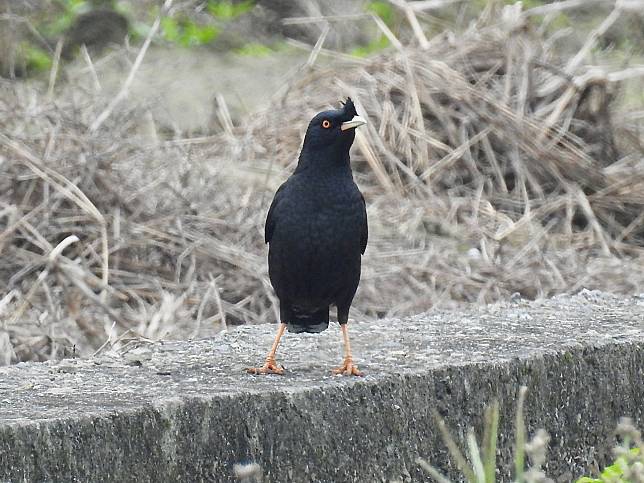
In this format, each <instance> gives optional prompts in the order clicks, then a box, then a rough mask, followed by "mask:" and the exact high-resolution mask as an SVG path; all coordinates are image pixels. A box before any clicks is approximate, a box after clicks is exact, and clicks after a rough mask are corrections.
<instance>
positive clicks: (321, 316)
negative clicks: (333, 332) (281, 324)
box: [287, 307, 329, 334]
mask: <svg viewBox="0 0 644 483" xmlns="http://www.w3.org/2000/svg"><path fill="white" fill-rule="evenodd" d="M287 326H288V331H289V332H293V333H295V334H298V333H300V332H309V333H312V334H316V333H318V332H322V331H324V330H326V328H327V327H328V326H329V309H328V307H327V308H325V309H322V310H318V311H317V312H313V313H298V312H293V314H292V316H291V320H289V321H288V322H287Z"/></svg>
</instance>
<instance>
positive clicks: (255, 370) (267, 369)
mask: <svg viewBox="0 0 644 483" xmlns="http://www.w3.org/2000/svg"><path fill="white" fill-rule="evenodd" d="M284 330H286V324H284V323H281V324H280V326H279V327H278V328H277V335H276V336H275V340H274V341H273V346H272V347H271V350H270V351H269V352H268V355H267V356H266V362H264V365H263V366H262V367H249V368H248V369H246V372H248V373H249V374H280V375H281V374H284V368H283V367H279V366H278V365H277V362H276V361H275V353H276V352H277V347H278V346H279V345H280V339H281V338H282V335H284Z"/></svg>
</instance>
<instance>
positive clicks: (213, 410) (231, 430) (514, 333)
mask: <svg viewBox="0 0 644 483" xmlns="http://www.w3.org/2000/svg"><path fill="white" fill-rule="evenodd" d="M643 321H644V299H643V298H637V297H634V298H629V299H618V298H615V297H612V296H609V295H602V294H598V293H595V292H584V293H582V294H581V295H578V296H574V297H558V298H555V299H552V300H548V301H544V302H535V303H525V302H518V303H514V304H508V305H494V306H489V307H486V308H472V309H469V310H467V311H463V312H431V313H429V314H424V315H419V316H416V317H413V318H408V319H404V320H383V321H379V322H377V323H373V324H363V323H353V324H351V325H350V330H351V335H352V340H353V345H354V351H355V353H356V356H357V359H358V363H359V365H360V368H361V369H362V370H364V371H365V372H366V374H367V376H366V377H365V378H363V379H355V378H354V379H348V378H342V377H333V376H331V375H330V374H329V370H330V368H331V367H333V366H334V365H337V364H338V363H339V362H340V355H341V345H340V336H339V330H338V328H337V325H335V326H333V327H332V328H331V329H330V330H328V331H326V332H325V333H323V334H319V335H313V334H310V335H309V334H305V335H290V334H287V335H286V338H285V340H284V343H283V345H282V347H281V351H280V354H279V356H280V357H279V358H278V360H279V361H280V362H281V363H282V364H284V366H285V367H286V368H287V370H288V375H286V376H284V377H279V376H269V377H257V376H249V375H246V374H244V373H243V372H242V369H243V368H244V367H246V366H249V365H254V364H256V363H258V362H260V361H261V360H262V358H263V356H264V352H265V350H266V348H267V347H268V346H269V345H270V342H271V339H272V337H273V332H274V329H275V327H274V326H268V325H267V326H252V327H250V326H249V327H241V328H240V329H238V330H233V331H230V332H228V333H226V334H223V335H222V336H220V337H217V338H214V339H211V340H200V341H192V342H171V343H163V344H155V345H152V346H143V347H139V348H138V349H136V350H133V351H131V352H129V353H127V354H125V355H110V356H104V357H102V358H98V359H94V360H64V361H60V362H56V363H45V364H20V365H18V366H14V367H8V368H1V369H0V481H12V482H13V481H15V482H19V481H39V482H40V481H61V482H62V481H65V482H69V481H83V482H85V481H115V482H116V481H118V482H125V481H137V482H146V481H156V482H158V481H181V482H197V481H230V480H231V479H232V466H233V464H234V463H237V462H240V461H244V460H246V461H248V460H250V461H257V462H258V463H259V464H260V465H261V466H262V468H263V471H264V481H277V482H286V481H297V482H304V481H326V482H329V481H364V482H374V481H389V480H395V479H398V480H403V481H410V480H411V481H423V480H425V477H424V475H423V474H422V473H420V472H419V470H418V467H417V466H416V464H415V463H414V459H415V458H416V457H417V456H418V455H421V456H425V457H429V459H431V460H432V461H433V462H434V463H438V464H439V465H440V466H441V467H442V468H443V469H444V470H445V471H448V472H453V468H452V467H451V466H450V463H449V461H448V459H447V458H446V457H445V450H444V447H443V444H442V443H441V441H440V438H439V436H438V434H437V432H436V431H435V427H434V423H433V420H432V418H431V410H432V408H436V409H437V410H438V411H439V412H440V413H441V414H443V415H444V417H445V418H446V420H447V422H448V424H449V425H450V427H452V428H456V429H457V433H458V434H459V435H460V436H463V435H464V434H465V430H466V429H467V427H468V426H471V425H473V424H479V423H480V415H481V414H482V411H483V406H484V404H485V402H487V401H488V400H489V399H491V398H493V397H499V399H500V402H501V407H502V415H501V418H502V420H501V426H500V430H501V438H500V442H499V456H500V459H501V462H502V463H503V468H502V472H503V474H507V473H508V471H509V459H510V452H511V450H512V448H511V440H512V431H513V429H512V414H513V412H514V406H515V397H516V393H517V391H518V388H519V386H520V385H521V384H526V385H528V387H529V393H528V404H527V414H528V425H529V428H530V430H534V429H536V428H537V427H545V428H546V429H547V430H548V431H549V432H550V434H551V437H552V441H551V447H550V458H549V461H550V463H549V467H548V473H549V475H551V476H554V477H557V476H559V477H561V478H562V480H563V481H567V480H570V479H571V478H572V477H573V476H578V475H579V474H580V473H582V472H585V471H588V470H589V469H590V468H591V467H592V466H593V464H602V463H603V462H605V461H606V459H607V454H608V450H609V448H610V446H611V444H612V443H611V441H610V439H609V435H610V433H611V431H612V430H613V429H614V427H615V423H616V421H617V419H618V418H619V417H620V416H622V415H627V416H631V417H633V418H634V419H635V421H636V422H637V423H638V424H639V425H640V426H641V424H642V422H643V421H644V403H643V402H642V401H644V382H643V381H644V330H643V326H642V324H643ZM452 474H453V473H452Z"/></svg>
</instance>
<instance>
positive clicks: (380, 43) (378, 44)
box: [351, 35, 389, 57]
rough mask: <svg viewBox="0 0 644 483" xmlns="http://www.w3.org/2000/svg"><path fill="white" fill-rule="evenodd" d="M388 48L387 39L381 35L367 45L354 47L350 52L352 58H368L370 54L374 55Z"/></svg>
mask: <svg viewBox="0 0 644 483" xmlns="http://www.w3.org/2000/svg"><path fill="white" fill-rule="evenodd" d="M387 47H389V39H388V38H387V37H385V36H384V35H381V36H380V37H378V38H377V39H376V40H372V41H371V42H369V43H368V44H367V45H361V46H360V47H356V48H355V49H353V50H352V51H351V55H353V56H354V57H368V56H370V55H371V54H375V53H377V52H379V51H381V50H383V49H386V48H387Z"/></svg>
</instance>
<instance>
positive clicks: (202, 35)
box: [161, 17, 219, 47]
mask: <svg viewBox="0 0 644 483" xmlns="http://www.w3.org/2000/svg"><path fill="white" fill-rule="evenodd" d="M161 35H162V36H163V38H164V39H165V40H167V41H168V42H171V43H173V44H177V45H181V46H182V47H192V46H195V45H205V44H208V43H210V42H212V41H213V40H214V39H215V38H217V35H219V29H218V28H217V27H215V26H214V25H199V24H197V23H195V22H193V21H192V20H190V19H187V18H180V19H175V18H173V17H163V18H162V19H161Z"/></svg>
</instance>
